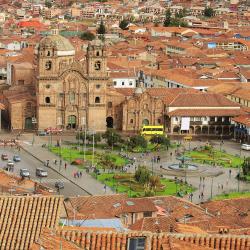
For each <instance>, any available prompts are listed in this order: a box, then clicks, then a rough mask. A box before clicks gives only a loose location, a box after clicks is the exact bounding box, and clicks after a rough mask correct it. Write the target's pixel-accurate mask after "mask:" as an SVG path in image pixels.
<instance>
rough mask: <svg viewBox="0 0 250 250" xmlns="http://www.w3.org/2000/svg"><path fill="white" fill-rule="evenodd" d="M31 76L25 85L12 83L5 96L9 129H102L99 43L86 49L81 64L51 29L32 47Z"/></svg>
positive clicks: (103, 67)
mask: <svg viewBox="0 0 250 250" xmlns="http://www.w3.org/2000/svg"><path fill="white" fill-rule="evenodd" d="M32 78H33V79H32V80H31V82H30V84H28V85H27V86H25V84H24V85H22V84H18V83H16V86H15V84H13V85H12V86H11V87H10V88H9V89H8V90H7V91H5V93H4V95H5V97H6V100H7V105H6V106H7V107H8V111H9V112H8V115H9V120H10V121H11V127H12V129H14V130H15V129H16V130H23V129H38V130H43V129H45V128H48V127H52V128H63V129H77V128H84V127H87V128H88V129H89V130H95V131H105V130H106V112H107V110H106V109H107V108H106V104H107V101H106V92H107V83H108V79H109V77H108V74H107V54H106V47H105V45H103V44H102V43H101V41H98V40H95V41H92V42H91V43H90V44H89V45H88V48H87V54H86V60H85V61H84V62H83V63H81V62H79V61H76V60H75V49H74V47H73V46H72V44H71V43H70V42H69V41H68V40H67V39H66V38H64V37H62V36H60V35H58V34H57V32H56V31H54V33H53V34H52V35H49V36H46V37H44V38H43V39H41V41H40V43H39V45H38V46H37V48H36V51H35V62H34V71H33V77H32ZM20 85H21V86H20Z"/></svg>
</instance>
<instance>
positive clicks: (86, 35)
mask: <svg viewBox="0 0 250 250" xmlns="http://www.w3.org/2000/svg"><path fill="white" fill-rule="evenodd" d="M80 38H81V39H82V40H88V41H92V40H94V39H95V35H94V34H93V33H91V32H89V31H86V32H83V33H81V34H80Z"/></svg>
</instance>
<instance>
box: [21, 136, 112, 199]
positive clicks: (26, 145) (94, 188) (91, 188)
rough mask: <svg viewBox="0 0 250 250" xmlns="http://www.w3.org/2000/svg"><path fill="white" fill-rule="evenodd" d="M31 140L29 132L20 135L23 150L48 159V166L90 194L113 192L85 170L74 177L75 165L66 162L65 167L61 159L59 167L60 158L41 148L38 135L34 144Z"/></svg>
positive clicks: (42, 158)
mask: <svg viewBox="0 0 250 250" xmlns="http://www.w3.org/2000/svg"><path fill="white" fill-rule="evenodd" d="M32 140H33V139H32V136H31V135H29V134H24V135H22V136H21V138H20V141H21V147H22V148H23V150H25V151H26V152H28V153H29V154H30V155H32V156H33V157H35V158H36V159H37V160H39V161H41V162H45V161H46V160H49V167H50V168H51V169H53V170H55V171H56V172H57V173H60V174H61V175H62V176H63V177H64V178H65V179H67V180H68V181H70V182H72V183H74V184H76V185H77V186H79V187H80V188H82V189H83V190H84V191H86V192H87V193H88V194H90V195H103V194H112V193H113V191H112V190H111V189H110V188H109V187H106V189H105V188H104V184H102V183H100V182H99V181H97V180H96V179H95V178H93V177H92V176H91V175H89V174H87V173H86V171H85V170H83V171H82V177H79V178H78V177H76V178H75V177H74V173H76V172H77V171H79V169H78V168H77V167H76V166H74V165H70V164H69V163H68V162H67V167H66V169H65V161H64V160H63V161H62V165H61V167H60V164H59V162H60V158H59V157H58V156H56V155H55V154H53V153H51V152H50V151H48V149H47V148H43V147H42V146H41V145H42V142H41V141H39V138H38V137H35V143H34V145H32ZM55 160H57V164H56V165H55V164H54V162H55ZM76 195H77V194H76Z"/></svg>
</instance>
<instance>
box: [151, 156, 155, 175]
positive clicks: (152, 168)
mask: <svg viewBox="0 0 250 250" xmlns="http://www.w3.org/2000/svg"><path fill="white" fill-rule="evenodd" d="M151 171H152V175H154V158H153V157H152V159H151Z"/></svg>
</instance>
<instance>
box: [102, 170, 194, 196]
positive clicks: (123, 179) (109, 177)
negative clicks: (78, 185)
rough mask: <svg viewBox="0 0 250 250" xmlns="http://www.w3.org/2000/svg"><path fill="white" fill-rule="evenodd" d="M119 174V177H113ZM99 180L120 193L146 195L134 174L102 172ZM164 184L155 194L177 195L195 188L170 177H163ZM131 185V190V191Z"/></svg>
mask: <svg viewBox="0 0 250 250" xmlns="http://www.w3.org/2000/svg"><path fill="white" fill-rule="evenodd" d="M114 175H115V176H119V178H118V177H117V178H113V177H114ZM97 180H99V181H100V182H102V183H103V184H106V185H107V186H109V187H111V188H112V189H114V190H116V192H118V193H127V194H128V195H129V196H131V197H142V196H144V187H143V185H141V184H140V183H138V182H136V181H135V179H134V176H133V175H132V174H118V175H117V174H108V173H102V174H100V175H98V176H97ZM161 184H162V186H161V187H159V189H158V190H156V192H155V195H176V191H177V192H179V191H180V192H182V193H185V191H187V193H190V192H192V191H193V190H194V189H193V188H192V187H189V186H187V185H185V184H177V185H176V184H175V182H174V181H172V180H168V179H161ZM130 187H131V191H130Z"/></svg>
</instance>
